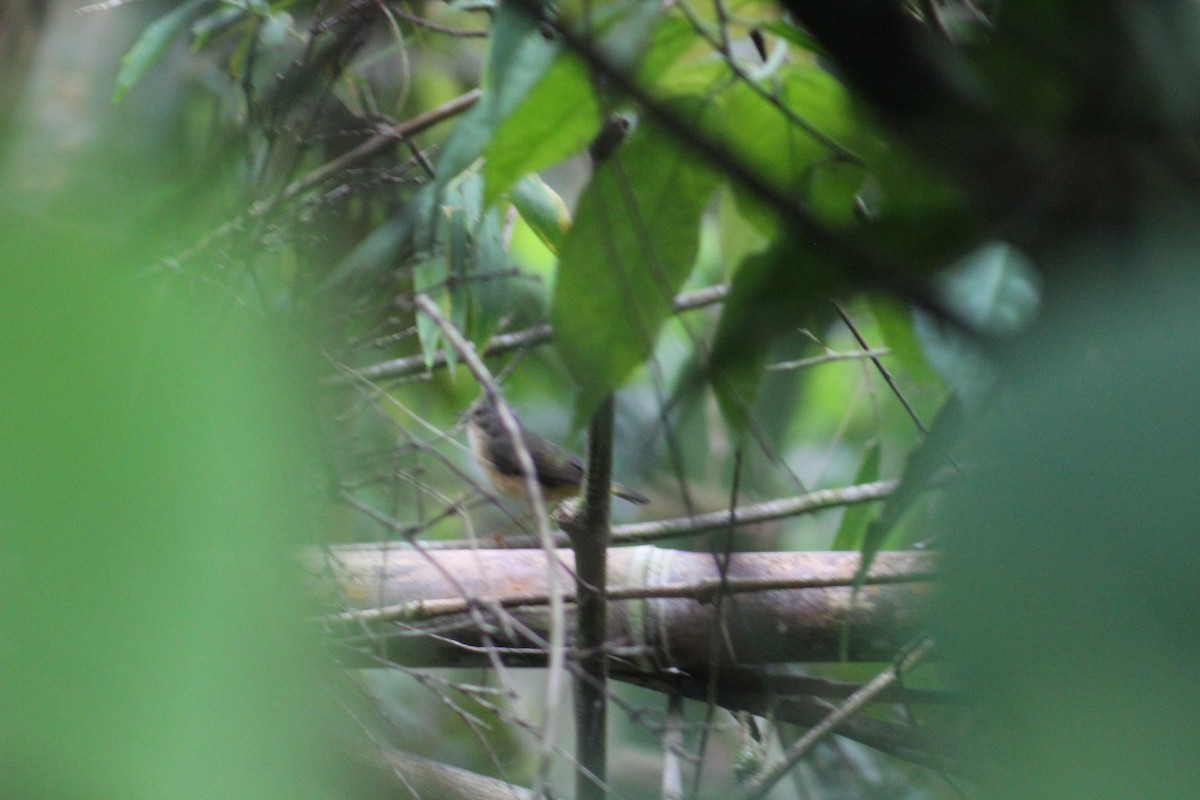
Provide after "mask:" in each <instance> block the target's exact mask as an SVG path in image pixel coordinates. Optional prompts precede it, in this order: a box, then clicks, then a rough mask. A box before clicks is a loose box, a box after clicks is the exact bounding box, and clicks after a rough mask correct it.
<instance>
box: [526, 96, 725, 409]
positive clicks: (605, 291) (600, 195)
mask: <svg viewBox="0 0 1200 800" xmlns="http://www.w3.org/2000/svg"><path fill="white" fill-rule="evenodd" d="M691 109H692V110H691V112H690V113H692V114H694V115H696V116H697V118H698V117H699V116H700V114H702V113H703V112H704V108H703V106H701V105H699V104H695V105H692V106H691ZM717 180H718V177H717V174H716V173H715V172H714V171H713V170H711V169H709V168H708V166H707V165H706V164H703V163H700V162H699V161H698V160H697V159H695V158H693V157H692V156H691V155H690V154H689V153H688V152H687V151H685V150H683V149H681V148H680V147H679V145H678V143H677V142H676V141H675V139H674V138H673V137H671V136H670V135H669V134H667V133H666V132H664V131H662V130H660V129H659V128H658V127H657V126H655V125H653V124H643V125H642V126H641V127H639V128H638V129H637V131H636V132H635V133H634V134H633V135H632V136H630V138H629V140H628V142H627V143H626V144H625V145H624V146H622V147H621V148H619V149H618V150H617V151H616V153H615V154H614V155H613V156H612V157H611V158H609V159H608V160H607V161H605V162H603V164H602V165H601V166H600V168H599V169H598V170H597V172H596V175H595V176H594V177H593V178H592V181H591V183H590V184H589V185H588V187H587V190H586V191H585V192H584V194H583V197H582V198H581V199H580V201H579V207H578V209H577V211H576V217H575V224H574V226H573V227H572V228H571V231H570V233H568V234H567V236H566V238H565V239H564V240H563V243H562V247H561V251H560V253H561V262H560V266H559V273H558V279H557V282H556V284H555V289H554V299H553V302H552V305H551V311H550V316H551V321H552V322H553V324H554V327H555V331H556V337H557V342H558V346H559V351H560V352H561V354H562V356H563V359H564V361H565V362H566V365H567V369H568V370H569V371H570V373H571V376H572V378H573V379H574V380H575V382H576V384H577V385H578V386H579V387H580V389H581V390H582V394H581V397H580V405H579V414H580V416H586V415H590V413H591V411H592V410H593V409H594V407H595V405H596V404H597V403H598V402H599V401H600V399H601V398H602V397H603V396H604V395H606V394H607V393H608V392H610V391H612V390H613V389H615V388H616V387H617V386H619V385H620V384H621V383H622V382H623V381H625V380H626V379H627V378H628V377H629V374H630V373H631V372H632V371H633V369H634V367H636V366H637V365H638V364H640V363H641V362H643V361H644V360H645V359H647V358H648V357H649V356H650V354H651V353H652V352H653V350H654V343H655V341H656V339H657V336H658V331H659V328H660V326H661V325H662V323H663V321H664V320H666V319H667V317H668V316H670V314H671V313H672V306H671V303H672V300H673V299H674V296H675V294H676V293H677V292H678V291H679V288H680V286H682V285H683V282H684V281H685V280H686V279H687V276H688V273H689V272H690V270H691V267H692V264H693V262H694V261H695V258H696V253H697V250H698V246H699V240H700V230H699V227H700V215H701V213H702V212H703V211H704V208H705V206H707V205H708V201H709V197H710V196H711V195H712V192H713V190H714V189H715V188H716V185H717Z"/></svg>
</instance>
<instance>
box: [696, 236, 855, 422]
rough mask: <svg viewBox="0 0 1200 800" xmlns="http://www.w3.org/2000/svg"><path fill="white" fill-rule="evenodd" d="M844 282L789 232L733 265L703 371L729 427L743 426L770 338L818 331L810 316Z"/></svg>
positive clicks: (808, 245) (825, 259)
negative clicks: (709, 354)
mask: <svg viewBox="0 0 1200 800" xmlns="http://www.w3.org/2000/svg"><path fill="white" fill-rule="evenodd" d="M844 280H845V278H844V276H842V275H841V274H840V273H839V271H838V270H837V269H836V264H834V263H833V262H832V261H831V260H830V258H829V256H828V254H826V253H824V252H821V251H818V250H816V249H815V248H814V247H813V246H812V245H811V243H809V242H808V241H806V240H803V239H799V238H797V237H794V236H780V237H779V238H777V239H776V240H775V242H774V243H773V244H772V245H771V247H770V248H768V249H767V250H765V251H763V252H761V253H754V254H752V255H750V256H748V257H747V258H746V259H745V260H744V261H742V263H741V264H739V265H738V269H737V273H736V275H734V278H733V283H732V285H731V286H730V291H729V297H728V299H726V301H725V305H724V308H723V310H722V312H721V321H720V323H719V325H718V326H717V333H716V337H715V339H714V341H713V345H712V353H711V356H710V358H709V375H708V378H709V381H710V382H711V383H712V386H713V390H714V391H715V392H716V395H717V401H718V403H720V406H721V411H722V413H723V414H724V415H725V418H726V420H727V421H728V422H729V424H730V425H731V426H732V427H733V428H734V430H735V431H737V432H739V433H741V432H743V431H744V430H745V427H746V424H747V422H748V420H749V415H750V411H751V408H752V407H753V405H754V402H755V400H756V398H757V396H758V390H759V386H760V384H761V382H762V380H763V376H764V367H765V366H766V361H767V353H768V351H769V350H770V348H771V345H772V344H773V343H774V341H775V339H776V338H777V337H779V336H781V335H783V334H790V333H792V332H794V331H795V330H796V329H797V328H805V327H807V328H810V329H813V330H816V329H818V328H819V327H820V326H819V325H818V324H817V323H816V320H815V316H814V315H815V314H816V313H817V311H818V308H819V307H821V306H823V305H824V304H825V301H827V300H828V299H829V298H830V297H831V296H832V295H833V294H834V293H835V292H836V291H837V290H838V289H839V288H840V287H842V286H843V285H844Z"/></svg>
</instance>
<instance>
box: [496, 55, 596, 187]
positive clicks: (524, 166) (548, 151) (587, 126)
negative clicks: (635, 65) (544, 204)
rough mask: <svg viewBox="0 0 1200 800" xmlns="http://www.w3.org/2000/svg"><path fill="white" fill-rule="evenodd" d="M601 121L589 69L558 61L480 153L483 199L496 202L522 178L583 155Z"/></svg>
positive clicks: (564, 58)
mask: <svg viewBox="0 0 1200 800" xmlns="http://www.w3.org/2000/svg"><path fill="white" fill-rule="evenodd" d="M602 120H603V114H602V112H601V109H600V103H599V101H598V100H597V98H596V94H595V92H593V91H592V82H591V79H590V78H589V76H588V72H587V68H586V67H585V66H584V65H583V63H582V62H580V61H579V59H577V58H575V57H573V56H570V55H562V56H560V57H559V58H558V59H557V60H555V62H554V64H553V65H552V66H551V67H550V69H549V70H547V72H546V74H545V76H544V77H543V78H542V80H541V81H540V82H539V83H538V84H537V86H536V87H535V88H534V89H533V91H531V92H529V94H528V95H527V96H526V97H525V99H524V100H523V101H522V102H521V104H520V105H519V106H518V107H517V108H516V110H515V111H513V113H512V114H510V115H509V116H508V117H507V118H506V119H505V120H504V121H503V122H501V123H500V124H499V127H498V128H497V129H496V131H495V135H494V136H493V137H492V140H491V141H490V142H489V143H488V144H487V146H486V147H485V148H484V151H483V156H484V159H485V161H484V165H483V177H484V181H485V185H486V194H485V200H486V201H487V202H488V203H492V202H494V201H495V200H496V198H498V197H499V196H500V195H501V194H503V193H504V192H506V191H508V188H509V187H510V186H512V185H513V183H514V182H515V181H517V179H518V178H520V177H521V176H522V175H527V174H529V173H531V172H537V171H539V170H542V169H545V168H546V167H550V166H553V165H554V164H557V163H558V162H559V161H562V160H563V159H564V158H567V157H568V156H572V155H575V154H576V153H579V152H582V151H583V150H584V149H586V148H587V146H588V144H589V143H590V142H591V141H592V139H594V138H595V137H596V134H598V133H599V132H600V127H601V122H602Z"/></svg>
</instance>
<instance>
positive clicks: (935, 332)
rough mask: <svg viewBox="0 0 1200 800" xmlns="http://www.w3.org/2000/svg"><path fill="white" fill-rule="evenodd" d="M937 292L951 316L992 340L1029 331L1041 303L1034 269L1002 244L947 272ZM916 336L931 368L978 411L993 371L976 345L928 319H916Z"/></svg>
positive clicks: (922, 316) (989, 247) (921, 314)
mask: <svg viewBox="0 0 1200 800" xmlns="http://www.w3.org/2000/svg"><path fill="white" fill-rule="evenodd" d="M939 289H940V294H941V296H942V297H943V299H944V300H945V302H946V304H947V306H948V307H949V308H950V309H951V310H953V311H954V312H955V313H956V314H958V315H959V316H960V317H961V318H962V319H963V320H965V321H966V322H967V323H968V324H970V325H971V326H972V327H973V328H975V329H976V330H978V331H980V332H981V333H983V334H987V335H991V336H1010V335H1013V334H1015V333H1016V332H1017V331H1019V330H1020V329H1021V328H1023V327H1025V326H1027V325H1028V324H1029V323H1030V322H1031V321H1032V319H1033V316H1034V314H1035V313H1036V311H1037V308H1038V304H1039V298H1040V282H1039V280H1038V278H1037V275H1036V273H1034V271H1033V268H1032V267H1031V266H1030V265H1029V263H1028V261H1027V260H1025V259H1024V258H1023V257H1022V256H1021V255H1020V254H1019V253H1017V252H1016V251H1014V250H1013V249H1012V248H1010V247H1007V246H1005V245H1002V244H991V245H987V246H985V247H983V248H981V249H980V250H978V251H976V252H975V253H972V254H971V255H970V256H968V257H967V258H965V259H963V260H962V261H960V262H959V263H958V264H956V265H955V266H954V267H951V268H950V270H949V271H947V272H946V273H945V274H944V275H943V277H942V278H941V280H940V281H939ZM915 330H916V333H917V336H918V338H919V339H920V341H921V343H922V345H923V346H924V350H925V353H926V355H927V356H928V358H929V362H930V363H931V364H932V365H933V366H934V368H935V369H936V370H937V371H938V372H939V373H940V374H941V375H942V377H943V378H945V380H946V382H947V383H948V384H950V386H951V387H952V388H953V389H954V391H955V392H956V393H957V394H958V396H959V397H960V398H961V399H962V400H963V402H965V403H967V404H968V406H970V407H975V406H977V405H978V404H979V402H981V401H982V400H983V398H984V397H986V396H987V393H988V391H989V389H990V388H991V386H992V383H993V381H994V379H995V371H994V369H993V368H992V367H991V365H989V364H988V362H987V360H986V358H985V357H984V355H983V354H982V353H981V352H980V351H979V348H978V347H977V345H976V343H975V342H972V341H970V340H969V339H967V338H966V337H965V336H964V335H963V333H962V332H961V331H959V330H956V329H952V328H950V327H949V326H947V325H946V324H945V323H942V322H940V321H937V320H934V319H933V318H931V317H930V316H929V315H928V314H923V313H917V314H916V317H915Z"/></svg>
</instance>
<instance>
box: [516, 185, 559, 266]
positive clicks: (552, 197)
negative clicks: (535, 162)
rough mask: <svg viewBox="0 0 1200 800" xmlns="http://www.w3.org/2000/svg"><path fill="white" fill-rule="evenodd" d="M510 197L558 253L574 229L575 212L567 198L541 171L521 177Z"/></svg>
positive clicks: (552, 250) (519, 210)
mask: <svg viewBox="0 0 1200 800" xmlns="http://www.w3.org/2000/svg"><path fill="white" fill-rule="evenodd" d="M510 197H511V198H512V203H513V205H514V206H515V207H516V209H517V212H518V213H519V214H520V215H521V219H523V220H525V222H526V223H528V224H529V227H530V228H531V229H532V230H533V232H534V233H536V234H537V236H538V238H539V239H541V240H542V242H544V243H545V245H546V247H547V248H549V250H550V252H551V253H554V254H555V255H558V248H559V246H560V245H561V244H562V240H563V237H564V236H566V235H567V231H569V230H570V229H571V212H570V211H569V210H568V209H567V204H566V203H564V202H563V199H562V198H561V197H559V196H558V193H557V192H555V191H554V190H553V189H551V188H550V187H549V186H548V185H547V184H546V182H545V181H543V180H542V179H541V178H540V177H539V176H537V175H527V176H526V177H524V178H522V179H521V180H519V181H517V185H516V186H514V187H513V188H512V191H511V192H510Z"/></svg>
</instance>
